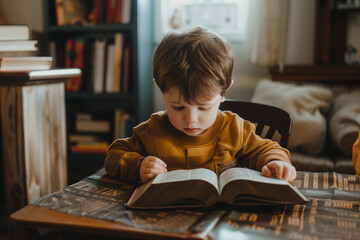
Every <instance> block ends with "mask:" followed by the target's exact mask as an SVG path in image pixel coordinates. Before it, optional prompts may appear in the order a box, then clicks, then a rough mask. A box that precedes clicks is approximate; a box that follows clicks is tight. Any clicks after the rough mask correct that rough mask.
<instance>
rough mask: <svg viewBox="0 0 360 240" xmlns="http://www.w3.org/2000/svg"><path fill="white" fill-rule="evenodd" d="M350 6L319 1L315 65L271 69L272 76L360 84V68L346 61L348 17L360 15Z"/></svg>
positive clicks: (333, 0)
mask: <svg viewBox="0 0 360 240" xmlns="http://www.w3.org/2000/svg"><path fill="white" fill-rule="evenodd" d="M348 2H349V1H345V0H317V1H316V32H315V39H314V43H315V44H314V45H315V49H314V65H293V66H285V68H284V69H283V71H280V70H279V68H278V67H270V68H269V73H270V75H271V78H272V79H273V80H275V81H296V82H321V83H326V84H330V83H331V84H332V83H334V84H336V83H338V84H340V83H342V84H349V85H352V84H359V82H360V64H359V63H354V64H346V63H345V61H344V60H345V57H344V53H345V47H346V45H347V42H348V41H347V36H348V33H347V29H348V23H349V16H350V14H354V13H356V14H359V13H360V6H357V5H354V4H353V3H348ZM358 54H359V53H358Z"/></svg>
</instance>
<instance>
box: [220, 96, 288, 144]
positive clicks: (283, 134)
mask: <svg viewBox="0 0 360 240" xmlns="http://www.w3.org/2000/svg"><path fill="white" fill-rule="evenodd" d="M220 109H221V110H229V111H232V112H233V113H236V114H238V115H239V116H240V117H242V118H243V119H245V120H248V121H250V122H252V123H254V124H255V125H256V130H255V132H256V134H257V135H259V136H263V137H264V138H268V139H273V137H274V135H275V133H276V131H277V132H278V133H279V135H280V139H279V144H280V145H281V146H282V147H284V148H286V147H287V144H288V140H289V136H290V133H291V117H290V114H289V113H288V112H286V111H285V110H283V109H281V108H277V107H274V106H270V105H265V104H260V103H253V102H243V101H237V100H232V99H226V100H225V102H223V103H221V104H220Z"/></svg>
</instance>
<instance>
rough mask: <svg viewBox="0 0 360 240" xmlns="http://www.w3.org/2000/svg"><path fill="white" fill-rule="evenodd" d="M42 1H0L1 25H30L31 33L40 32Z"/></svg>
mask: <svg viewBox="0 0 360 240" xmlns="http://www.w3.org/2000/svg"><path fill="white" fill-rule="evenodd" d="M42 14H43V12H42V0H0V16H1V19H2V21H3V23H11V24H22V23H30V24H31V27H32V30H33V31H38V32H42V29H43V27H42Z"/></svg>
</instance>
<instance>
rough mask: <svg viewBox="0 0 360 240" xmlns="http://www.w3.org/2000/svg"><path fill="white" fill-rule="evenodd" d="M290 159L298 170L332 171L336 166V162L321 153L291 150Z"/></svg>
mask: <svg viewBox="0 0 360 240" xmlns="http://www.w3.org/2000/svg"><path fill="white" fill-rule="evenodd" d="M290 160H291V163H292V164H293V166H294V167H295V168H296V170H297V171H309V172H332V171H334V168H335V165H334V162H333V161H332V160H331V159H330V158H329V157H326V156H321V155H318V156H316V155H308V154H304V153H300V152H293V151H291V154H290Z"/></svg>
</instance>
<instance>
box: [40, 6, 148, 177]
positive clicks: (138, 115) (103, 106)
mask: <svg viewBox="0 0 360 240" xmlns="http://www.w3.org/2000/svg"><path fill="white" fill-rule="evenodd" d="M55 2H56V1H48V0H44V1H43V10H44V18H43V19H44V41H43V54H44V55H50V53H51V51H50V49H51V46H52V45H53V44H55V45H56V48H57V50H58V51H59V52H58V53H59V54H66V52H64V50H63V49H62V50H59V49H60V48H63V47H64V44H65V43H66V41H67V39H69V38H83V39H90V40H91V39H92V40H96V39H106V40H107V41H108V42H113V41H114V36H115V34H117V33H121V34H122V35H123V36H124V38H126V39H128V40H130V41H131V44H132V49H131V52H130V59H131V60H130V66H131V67H130V85H131V89H130V91H126V92H123V91H120V92H118V93H106V92H101V93H94V92H93V91H92V90H91V88H80V91H76V92H73V91H67V92H66V93H65V95H66V109H67V112H66V114H67V134H68V136H69V135H71V134H73V133H74V131H75V130H74V129H75V122H74V121H76V120H75V119H76V116H77V115H78V114H79V113H86V114H94V115H102V116H103V120H108V121H109V123H110V125H111V126H110V131H109V132H108V133H106V134H103V135H101V134H100V135H101V137H102V138H103V139H105V141H106V142H107V143H108V144H110V143H111V142H112V141H113V140H114V131H115V128H116V126H115V125H116V120H114V118H115V112H116V111H117V110H120V111H122V112H126V113H127V114H129V115H130V116H131V118H130V119H131V120H132V121H130V123H128V125H127V132H128V133H129V132H131V128H132V127H133V126H134V125H137V124H139V123H140V122H142V121H144V120H146V119H148V118H149V117H150V115H151V113H152V112H153V81H152V79H153V78H152V57H153V37H152V34H153V24H152V22H153V21H152V15H153V14H152V12H153V1H149V0H130V1H128V2H130V4H131V8H130V9H131V10H130V11H131V12H130V22H129V23H125V24H119V23H111V24H107V23H95V24H75V25H61V26H59V25H58V24H57V20H56V6H55ZM83 2H86V4H87V5H88V7H89V6H90V5H91V4H94V3H95V2H96V3H99V1H83ZM100 2H102V3H105V4H106V3H109V2H121V1H107V0H103V1H100ZM122 2H125V1H122ZM90 7H91V6H90ZM104 14H107V13H106V12H105V13H104ZM84 57H85V58H89V56H84ZM90 57H91V56H90ZM57 64H58V66H60V67H66V66H65V65H64V62H58V63H57ZM104 64H106V63H104ZM91 69H92V66H85V65H84V66H83V70H84V71H83V73H84V74H83V78H82V81H83V83H84V84H88V83H90V82H91V81H92V80H91V78H92V77H91V76H90V75H91V73H90V74H88V73H89V72H91ZM68 142H70V141H69V138H68ZM104 158H105V155H104V154H93V153H86V152H85V153H74V152H71V151H70V150H69V151H68V166H69V174H70V176H71V175H74V176H75V177H77V179H73V180H70V182H75V181H78V180H80V178H81V177H85V176H87V175H89V174H91V173H92V172H93V171H95V170H97V168H98V167H101V166H103V161H104ZM81 171H85V172H83V173H81Z"/></svg>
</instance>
